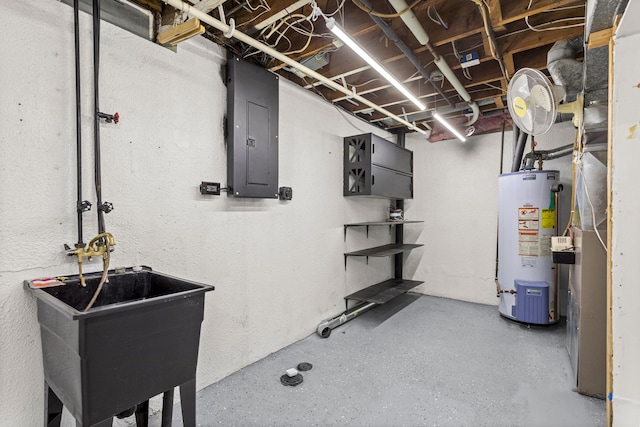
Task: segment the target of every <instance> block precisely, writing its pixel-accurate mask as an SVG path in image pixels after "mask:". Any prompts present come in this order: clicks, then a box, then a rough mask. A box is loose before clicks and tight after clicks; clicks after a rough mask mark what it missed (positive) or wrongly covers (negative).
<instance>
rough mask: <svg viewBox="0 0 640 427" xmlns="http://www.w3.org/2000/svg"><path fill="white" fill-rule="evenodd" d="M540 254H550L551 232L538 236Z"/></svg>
mask: <svg viewBox="0 0 640 427" xmlns="http://www.w3.org/2000/svg"><path fill="white" fill-rule="evenodd" d="M540 256H549V257H550V256H551V234H545V235H543V236H540Z"/></svg>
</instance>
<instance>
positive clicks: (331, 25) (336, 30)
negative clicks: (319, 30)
mask: <svg viewBox="0 0 640 427" xmlns="http://www.w3.org/2000/svg"><path fill="white" fill-rule="evenodd" d="M326 24H327V28H328V29H329V30H330V31H331V32H332V33H333V34H335V35H336V36H337V37H338V38H339V39H340V40H342V41H343V42H344V44H346V45H347V46H349V47H350V48H351V50H353V51H354V52H355V53H357V54H358V56H360V57H361V58H362V59H364V60H365V61H366V62H367V64H369V65H370V66H371V68H373V69H375V70H376V71H377V72H378V73H380V75H381V76H382V77H384V78H385V79H387V81H388V82H389V83H391V84H392V85H393V86H395V87H396V89H398V90H399V91H400V92H402V94H403V95H404V96H406V97H407V98H408V99H409V100H410V101H411V102H413V103H414V104H416V106H417V107H418V108H419V109H420V110H421V111H424V110H426V109H427V107H426V106H425V105H424V104H423V103H422V102H420V101H419V100H418V98H416V97H415V96H413V95H412V94H411V92H409V90H407V88H406V87H404V86H403V85H402V83H400V82H399V81H398V80H397V79H396V78H395V77H393V76H392V75H391V73H389V72H388V71H387V70H385V68H384V67H383V66H382V65H381V64H380V63H379V62H378V61H376V60H375V59H373V57H372V56H371V55H369V54H368V53H367V51H365V50H364V49H363V48H362V47H361V46H360V45H359V44H358V43H357V42H356V41H355V40H353V39H352V38H351V37H349V35H348V34H347V33H345V32H344V30H343V29H342V28H340V26H339V25H338V24H336V20H335V19H333V18H329V19H327V22H326Z"/></svg>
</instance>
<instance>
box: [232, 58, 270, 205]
mask: <svg viewBox="0 0 640 427" xmlns="http://www.w3.org/2000/svg"><path fill="white" fill-rule="evenodd" d="M227 127H228V128H227V187H228V188H229V191H228V195H229V196H234V197H255V198H270V199H275V198H277V197H278V77H277V76H276V75H274V74H272V73H270V72H268V71H266V70H264V69H263V68H260V67H258V66H256V65H253V64H249V63H248V62H245V61H243V60H241V59H240V58H238V57H235V56H231V57H229V60H228V62H227Z"/></svg>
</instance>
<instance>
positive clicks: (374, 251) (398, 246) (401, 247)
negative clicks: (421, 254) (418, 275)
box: [344, 243, 424, 269]
mask: <svg viewBox="0 0 640 427" xmlns="http://www.w3.org/2000/svg"><path fill="white" fill-rule="evenodd" d="M420 246H424V245H416V244H407V243H390V244H388V245H382V246H376V247H375V248H368V249H362V250H359V251H354V252H346V253H345V254H344V268H345V269H346V268H347V258H348V257H350V256H364V257H367V264H368V263H369V257H378V258H380V257H387V256H391V255H395V254H401V253H404V252H409V251H410V250H413V249H415V248H418V247H420Z"/></svg>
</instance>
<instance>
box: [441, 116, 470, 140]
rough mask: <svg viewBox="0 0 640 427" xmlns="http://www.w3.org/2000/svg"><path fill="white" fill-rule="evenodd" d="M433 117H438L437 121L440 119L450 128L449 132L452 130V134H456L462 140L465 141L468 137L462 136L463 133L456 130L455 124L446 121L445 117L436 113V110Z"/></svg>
mask: <svg viewBox="0 0 640 427" xmlns="http://www.w3.org/2000/svg"><path fill="white" fill-rule="evenodd" d="M433 117H435V118H436V120H437V121H439V122H440V123H442V124H443V125H444V127H446V128H447V129H449V132H451V133H452V134H454V135H455V136H456V138H458V139H459V140H460V141H462V142H465V141H466V140H467V139H466V138H465V137H464V136H462V134H461V133H460V132H458V131H457V130H455V129H454V128H453V126H451V124H450V123H449V122H448V121H446V120H445V119H444V117H442V116H441V115H440V114H438V113H436V112H435V111H434V112H433Z"/></svg>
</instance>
